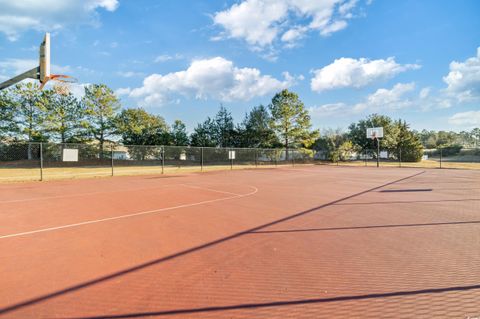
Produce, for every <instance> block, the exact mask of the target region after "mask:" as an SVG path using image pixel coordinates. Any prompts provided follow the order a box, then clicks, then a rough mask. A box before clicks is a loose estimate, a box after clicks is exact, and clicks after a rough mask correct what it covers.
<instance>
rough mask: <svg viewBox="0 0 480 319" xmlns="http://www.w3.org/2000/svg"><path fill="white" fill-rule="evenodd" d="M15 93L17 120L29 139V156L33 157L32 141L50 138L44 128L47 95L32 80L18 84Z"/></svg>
mask: <svg viewBox="0 0 480 319" xmlns="http://www.w3.org/2000/svg"><path fill="white" fill-rule="evenodd" d="M13 93H14V97H15V104H16V106H17V108H16V112H15V113H16V116H15V121H16V123H17V125H18V128H19V133H20V136H21V137H23V139H26V140H27V141H28V151H27V158H28V159H32V145H31V142H42V141H47V140H48V137H47V136H46V134H45V131H44V128H43V123H44V119H45V110H46V104H47V103H48V102H47V97H46V95H45V94H44V93H43V92H42V91H41V90H40V87H39V86H38V84H34V83H31V82H29V83H26V84H18V85H16V86H15V88H14V90H13Z"/></svg>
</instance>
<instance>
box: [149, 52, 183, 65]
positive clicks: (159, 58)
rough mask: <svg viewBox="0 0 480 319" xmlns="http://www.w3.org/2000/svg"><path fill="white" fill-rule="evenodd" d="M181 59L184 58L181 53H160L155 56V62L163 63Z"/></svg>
mask: <svg viewBox="0 0 480 319" xmlns="http://www.w3.org/2000/svg"><path fill="white" fill-rule="evenodd" d="M180 59H183V56H182V55H181V54H178V53H177V54H175V55H168V54H162V55H159V56H157V57H156V58H155V60H154V62H155V63H163V62H167V61H170V60H180Z"/></svg>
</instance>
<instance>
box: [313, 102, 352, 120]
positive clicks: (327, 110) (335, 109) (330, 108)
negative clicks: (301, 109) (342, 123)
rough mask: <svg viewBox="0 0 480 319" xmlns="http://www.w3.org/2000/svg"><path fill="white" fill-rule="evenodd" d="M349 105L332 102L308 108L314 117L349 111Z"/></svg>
mask: <svg viewBox="0 0 480 319" xmlns="http://www.w3.org/2000/svg"><path fill="white" fill-rule="evenodd" d="M347 108H348V106H347V105H346V104H345V103H330V104H323V105H320V106H313V107H310V108H309V109H308V111H309V113H310V115H311V116H312V117H313V118H322V117H330V116H335V115H337V116H338V115H342V114H346V112H347V113H348V110H347Z"/></svg>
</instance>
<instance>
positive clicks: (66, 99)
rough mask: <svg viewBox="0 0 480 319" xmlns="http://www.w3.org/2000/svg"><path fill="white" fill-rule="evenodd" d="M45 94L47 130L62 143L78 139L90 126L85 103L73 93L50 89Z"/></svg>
mask: <svg viewBox="0 0 480 319" xmlns="http://www.w3.org/2000/svg"><path fill="white" fill-rule="evenodd" d="M44 94H45V95H46V97H47V103H46V107H45V111H46V112H45V119H44V126H45V130H46V131H47V132H48V133H50V134H51V135H52V136H53V137H54V138H55V139H56V140H58V141H60V142H61V143H66V142H70V141H77V140H78V139H79V137H80V136H81V135H82V133H83V132H82V130H84V129H86V128H87V126H88V123H87V122H86V121H85V113H86V112H85V107H84V104H83V103H81V102H80V101H79V100H78V99H77V98H76V97H75V96H74V95H73V94H71V93H68V94H67V95H63V94H57V93H55V92H54V91H53V90H48V91H44ZM83 135H84V134H83Z"/></svg>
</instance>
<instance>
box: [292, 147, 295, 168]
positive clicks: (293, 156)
mask: <svg viewBox="0 0 480 319" xmlns="http://www.w3.org/2000/svg"><path fill="white" fill-rule="evenodd" d="M292 167H295V151H292Z"/></svg>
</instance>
